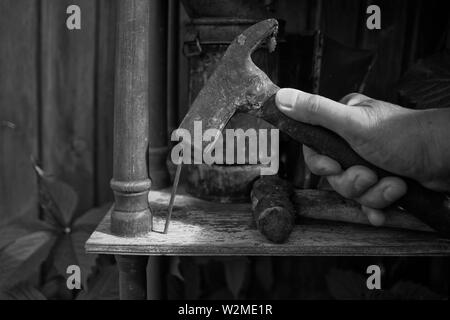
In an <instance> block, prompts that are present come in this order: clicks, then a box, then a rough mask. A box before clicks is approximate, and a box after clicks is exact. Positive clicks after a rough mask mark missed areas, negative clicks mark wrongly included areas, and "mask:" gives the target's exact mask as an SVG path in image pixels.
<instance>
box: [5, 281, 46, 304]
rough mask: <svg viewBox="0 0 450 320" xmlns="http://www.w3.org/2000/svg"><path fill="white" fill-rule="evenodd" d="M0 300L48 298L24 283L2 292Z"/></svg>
mask: <svg viewBox="0 0 450 320" xmlns="http://www.w3.org/2000/svg"><path fill="white" fill-rule="evenodd" d="M0 300H47V298H46V297H45V296H44V295H43V294H42V292H40V291H39V290H38V289H36V288H35V287H33V286H32V285H30V284H27V283H24V284H20V285H17V286H15V287H14V288H12V289H9V290H6V291H3V292H0Z"/></svg>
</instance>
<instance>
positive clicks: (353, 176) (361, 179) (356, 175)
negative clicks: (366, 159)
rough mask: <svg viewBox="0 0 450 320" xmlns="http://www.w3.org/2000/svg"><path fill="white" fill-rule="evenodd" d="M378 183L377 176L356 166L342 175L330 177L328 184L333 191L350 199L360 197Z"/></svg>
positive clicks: (364, 168) (366, 169)
mask: <svg viewBox="0 0 450 320" xmlns="http://www.w3.org/2000/svg"><path fill="white" fill-rule="evenodd" d="M377 181H378V178H377V175H376V174H375V173H374V172H373V171H372V170H370V169H368V168H366V167H363V166H354V167H351V168H349V169H347V170H345V171H344V172H343V173H341V174H338V175H334V176H329V177H328V182H329V183H330V185H331V186H332V187H333V189H334V190H336V192H337V193H339V194H340V195H342V196H343V197H345V198H348V199H356V198H358V197H360V196H361V195H362V194H364V193H366V192H367V190H369V189H370V188H371V187H372V186H374V185H375V184H376V183H377Z"/></svg>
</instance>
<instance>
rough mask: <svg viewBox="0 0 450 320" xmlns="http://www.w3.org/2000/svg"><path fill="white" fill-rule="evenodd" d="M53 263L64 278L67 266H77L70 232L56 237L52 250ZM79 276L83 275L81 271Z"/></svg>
mask: <svg viewBox="0 0 450 320" xmlns="http://www.w3.org/2000/svg"><path fill="white" fill-rule="evenodd" d="M53 264H54V266H55V268H56V271H58V274H59V275H61V276H63V277H64V278H66V277H67V267H69V266H71V265H76V266H79V263H78V260H77V255H76V253H75V249H74V246H73V243H72V236H71V235H70V234H64V235H62V236H60V237H58V239H57V241H56V245H55V248H54V251H53ZM80 268H81V266H80ZM81 276H83V271H81Z"/></svg>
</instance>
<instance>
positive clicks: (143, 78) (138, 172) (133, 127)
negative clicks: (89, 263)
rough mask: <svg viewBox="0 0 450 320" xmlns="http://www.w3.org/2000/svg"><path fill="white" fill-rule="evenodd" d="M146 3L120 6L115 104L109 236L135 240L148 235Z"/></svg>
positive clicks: (132, 0) (127, 1)
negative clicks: (112, 206)
mask: <svg viewBox="0 0 450 320" xmlns="http://www.w3.org/2000/svg"><path fill="white" fill-rule="evenodd" d="M149 3H150V2H149V1H148V0H121V1H118V17H117V41H116V43H117V53H116V77H115V105H114V173H113V179H112V181H111V188H112V189H113V191H114V198H115V207H114V211H113V213H112V216H111V232H112V233H113V234H115V235H119V236H125V237H133V236H138V235H142V234H145V233H147V232H149V231H150V230H151V212H150V210H149V207H148V203H147V195H148V192H149V190H150V185H151V182H150V179H149V173H148V169H147V160H146V154H147V151H148V132H149V110H148V73H149V72H148V60H149V59H148V53H149V13H150V10H149V9H150V8H149Z"/></svg>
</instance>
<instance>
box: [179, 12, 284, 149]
mask: <svg viewBox="0 0 450 320" xmlns="http://www.w3.org/2000/svg"><path fill="white" fill-rule="evenodd" d="M277 32H278V22H277V20H275V19H268V20H264V21H261V22H259V23H257V24H255V25H253V26H251V27H250V28H248V29H247V30H245V31H244V32H243V33H242V34H240V35H239V36H238V37H236V38H235V39H234V40H233V42H232V43H231V44H230V46H229V47H228V49H227V51H226V52H225V54H224V56H223V57H222V59H221V61H220V62H219V64H218V65H217V67H216V69H215V71H214V73H213V74H212V75H211V77H210V78H209V79H208V81H207V83H206V85H205V86H204V87H203V89H202V90H201V91H200V93H199V94H198V96H197V98H196V99H195V101H194V103H193V104H192V106H191V108H190V110H189V112H188V113H187V114H186V116H185V118H184V120H183V122H182V123H181V125H180V129H186V130H188V131H189V132H190V133H191V136H193V134H194V123H195V122H196V121H198V122H199V123H200V122H201V126H202V127H201V128H202V132H206V130H209V129H213V130H215V131H216V133H217V135H216V136H215V139H214V140H213V141H206V142H203V145H202V148H203V150H204V149H205V148H207V147H209V148H211V147H212V146H213V145H214V142H215V141H217V139H218V138H219V135H220V132H221V131H222V130H223V128H224V127H225V126H226V124H227V123H228V121H229V120H230V118H231V117H232V116H233V115H234V113H235V112H236V111H238V110H242V111H245V110H246V109H254V108H258V107H261V106H262V105H263V103H264V102H265V101H266V100H267V99H268V98H270V97H271V96H272V95H274V94H275V93H276V92H277V91H278V90H279V88H278V87H277V86H276V85H275V84H273V83H272V81H271V80H270V79H269V77H268V76H267V75H266V74H265V73H264V72H263V71H262V70H260V69H259V68H258V67H257V66H256V65H255V64H254V63H253V61H252V58H251V55H252V53H253V52H254V51H255V50H256V49H257V48H258V47H260V46H261V45H262V44H263V43H264V42H265V41H268V46H269V50H271V51H273V50H274V49H275V45H276V40H275V37H276V35H277Z"/></svg>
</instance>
